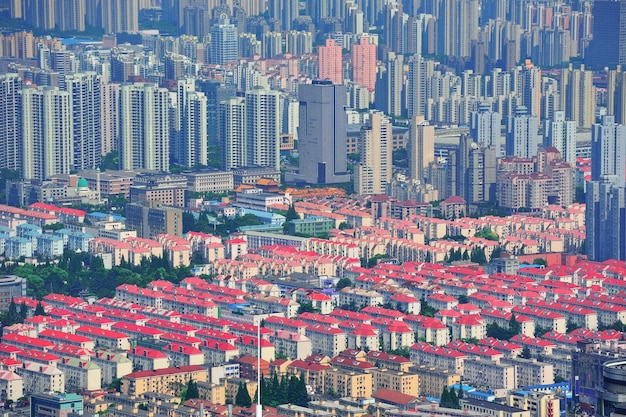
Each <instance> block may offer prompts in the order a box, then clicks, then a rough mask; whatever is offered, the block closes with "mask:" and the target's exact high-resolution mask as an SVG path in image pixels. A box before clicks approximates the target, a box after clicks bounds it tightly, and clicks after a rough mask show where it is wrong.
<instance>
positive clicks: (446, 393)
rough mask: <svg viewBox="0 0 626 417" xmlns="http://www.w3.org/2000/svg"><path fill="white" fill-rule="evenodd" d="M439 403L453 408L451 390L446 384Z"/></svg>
mask: <svg viewBox="0 0 626 417" xmlns="http://www.w3.org/2000/svg"><path fill="white" fill-rule="evenodd" d="M439 405H440V406H441V407H445V408H452V403H451V402H450V391H448V387H447V386H444V387H443V390H442V391H441V398H440V399H439Z"/></svg>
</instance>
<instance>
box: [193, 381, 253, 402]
mask: <svg viewBox="0 0 626 417" xmlns="http://www.w3.org/2000/svg"><path fill="white" fill-rule="evenodd" d="M246 391H247V390H246ZM248 397H250V394H248ZM192 398H200V393H199V392H198V384H197V383H196V381H194V380H192V379H191V378H189V382H187V389H186V391H185V396H184V397H183V401H187V400H190V399H192Z"/></svg>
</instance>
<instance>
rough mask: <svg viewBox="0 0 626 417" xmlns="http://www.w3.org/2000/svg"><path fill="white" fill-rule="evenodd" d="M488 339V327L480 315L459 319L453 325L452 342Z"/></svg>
mask: <svg viewBox="0 0 626 417" xmlns="http://www.w3.org/2000/svg"><path fill="white" fill-rule="evenodd" d="M485 337H487V325H486V324H485V320H483V318H482V317H481V316H479V315H478V314H472V315H467V316H461V317H458V318H457V319H456V320H454V322H453V323H452V340H455V339H476V340H480V339H484V338H485Z"/></svg>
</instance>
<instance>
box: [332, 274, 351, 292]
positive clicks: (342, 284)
mask: <svg viewBox="0 0 626 417" xmlns="http://www.w3.org/2000/svg"><path fill="white" fill-rule="evenodd" d="M351 286H352V280H351V279H350V278H345V277H344V278H341V279H340V280H339V281H337V285H335V289H336V290H337V291H339V290H342V289H344V288H346V287H351Z"/></svg>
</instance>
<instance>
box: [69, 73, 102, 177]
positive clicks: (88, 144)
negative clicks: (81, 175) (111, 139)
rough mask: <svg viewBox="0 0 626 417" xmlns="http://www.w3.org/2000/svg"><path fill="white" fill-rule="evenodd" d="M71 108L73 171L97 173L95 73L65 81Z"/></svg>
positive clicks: (98, 108) (98, 101)
mask: <svg viewBox="0 0 626 417" xmlns="http://www.w3.org/2000/svg"><path fill="white" fill-rule="evenodd" d="M65 89H66V91H67V92H68V93H69V94H70V100H71V104H72V132H73V142H74V161H73V165H72V166H73V169H74V170H77V171H80V170H85V169H96V168H97V167H98V166H99V165H100V162H101V159H102V136H101V135H102V125H101V122H102V119H101V117H102V112H101V105H102V101H101V100H102V97H101V94H102V93H101V83H100V79H99V78H98V75H97V74H96V73H95V72H82V73H76V74H71V75H67V76H66V77H65Z"/></svg>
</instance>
